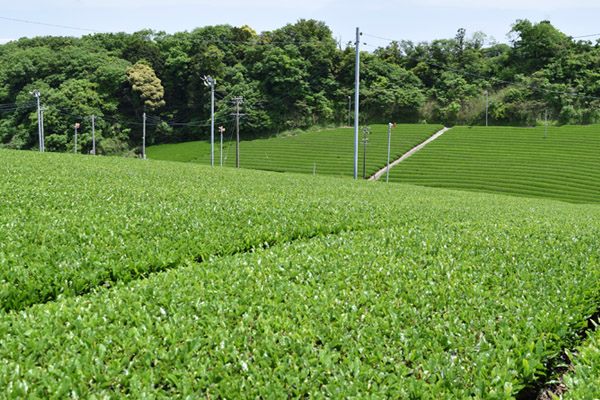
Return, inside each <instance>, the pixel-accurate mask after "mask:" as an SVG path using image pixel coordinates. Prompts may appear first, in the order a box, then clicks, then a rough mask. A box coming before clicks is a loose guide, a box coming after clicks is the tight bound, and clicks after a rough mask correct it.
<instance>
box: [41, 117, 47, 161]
mask: <svg viewBox="0 0 600 400" xmlns="http://www.w3.org/2000/svg"><path fill="white" fill-rule="evenodd" d="M46 110H48V108H45V107H44V108H40V120H41V121H42V122H41V125H42V152H44V151H46V143H45V142H46V138H45V136H44V111H46Z"/></svg>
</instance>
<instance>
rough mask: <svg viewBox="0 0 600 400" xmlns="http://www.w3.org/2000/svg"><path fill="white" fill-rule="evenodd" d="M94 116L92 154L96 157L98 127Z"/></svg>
mask: <svg viewBox="0 0 600 400" xmlns="http://www.w3.org/2000/svg"><path fill="white" fill-rule="evenodd" d="M94 123H95V117H94V114H92V154H93V155H96V126H95V125H94Z"/></svg>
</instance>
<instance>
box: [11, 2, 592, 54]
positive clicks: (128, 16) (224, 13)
mask: <svg viewBox="0 0 600 400" xmlns="http://www.w3.org/2000/svg"><path fill="white" fill-rule="evenodd" d="M0 5H1V7H0V17H4V18H12V19H20V20H28V21H34V22H43V23H48V24H55V25H65V26H71V27H79V28H84V29H90V30H95V31H100V32H120V31H124V32H134V31H137V30H141V29H146V28H150V29H154V30H164V31H166V32H169V33H173V32H177V31H184V30H188V31H190V30H192V29H194V28H196V27H200V26H207V25H215V24H230V25H233V26H241V25H244V24H246V25H249V26H251V27H252V28H253V29H254V30H256V31H257V32H262V31H268V30H274V29H277V28H280V27H282V26H284V25H285V24H287V23H294V22H295V21H297V20H298V19H300V18H305V19H309V18H312V19H317V20H320V21H324V22H325V23H326V24H327V25H328V26H329V27H330V29H331V30H332V32H333V35H334V37H336V38H337V39H340V40H341V41H342V42H343V43H347V42H348V41H350V40H352V39H353V36H354V33H355V29H356V27H357V26H358V27H360V28H361V31H362V32H364V33H365V34H369V35H375V36H381V37H386V38H392V39H396V40H403V39H406V40H412V41H415V42H418V41H430V40H433V39H445V38H451V37H454V35H455V34H456V31H457V30H458V29H459V28H465V29H466V30H467V35H468V36H471V35H472V34H473V33H474V32H476V31H482V32H484V33H485V34H487V35H488V36H491V37H493V38H495V39H496V41H497V42H507V38H506V34H507V33H508V32H509V31H510V29H511V25H512V24H513V23H514V22H515V21H516V20H517V19H529V20H530V21H532V22H539V21H541V20H544V19H548V20H550V21H551V22H552V23H553V24H554V26H555V27H557V28H558V29H560V30H561V31H562V32H564V33H565V34H567V35H570V36H582V35H591V34H597V33H600V24H598V19H599V17H600V1H598V0H569V1H564V0H545V1H538V0H504V1H496V0H490V1H485V0H446V1H444V0H405V1H383V0H371V1H363V2H359V1H356V0H346V1H343V0H300V1H293V2H291V1H286V0H220V1H207V0H52V1H49V0H29V1H14V0H0ZM86 33H90V32H86V31H81V30H74V29H66V28H58V27H52V26H44V25H35V24H28V23H23V22H17V21H10V20H6V19H0V43H4V42H6V41H7V40H9V39H18V38H20V37H24V36H25V37H34V36H48V35H51V36H61V35H70V36H81V35H82V34H86ZM598 38H600V35H597V36H594V37H591V38H589V39H590V40H593V41H595V40H596V39H598ZM362 41H363V42H366V43H367V44H368V46H366V47H363V48H364V49H365V50H372V49H373V47H371V46H378V45H384V44H386V42H385V41H382V40H379V39H375V38H373V37H369V36H363V40H362Z"/></svg>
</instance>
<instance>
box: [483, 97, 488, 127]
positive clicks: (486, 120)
mask: <svg viewBox="0 0 600 400" xmlns="http://www.w3.org/2000/svg"><path fill="white" fill-rule="evenodd" d="M483 93H484V94H485V126H486V127H487V126H488V91H487V90H486V91H485V92H483Z"/></svg>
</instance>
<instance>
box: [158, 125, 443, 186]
mask: <svg viewBox="0 0 600 400" xmlns="http://www.w3.org/2000/svg"><path fill="white" fill-rule="evenodd" d="M442 128H443V127H442V126H441V125H411V124H406V125H398V126H396V127H395V128H394V129H393V132H392V142H391V143H392V145H391V159H392V160H394V159H395V158H398V157H400V156H401V155H402V154H404V153H406V152H407V151H408V150H410V149H411V148H413V147H414V146H416V145H418V144H420V143H422V142H424V141H425V140H426V139H427V138H429V137H430V136H431V135H433V134H434V133H435V132H437V131H439V130H440V129H442ZM371 131H372V134H371V135H368V138H369V145H368V146H367V169H366V170H367V176H371V175H373V174H374V173H375V172H376V171H377V170H379V169H381V168H383V167H384V166H385V165H386V162H387V146H388V127H387V125H373V126H371ZM359 137H360V140H361V144H360V146H359V176H362V172H363V151H364V146H363V145H362V139H363V133H362V130H361V131H360V132H359ZM199 143H202V144H199ZM194 153H195V157H194V156H192V154H194ZM147 156H148V158H150V159H155V160H167V161H192V162H199V163H202V164H210V144H209V143H208V144H207V143H206V142H190V143H180V144H176V145H173V144H169V145H159V146H152V147H149V148H148V150H147ZM214 157H215V165H219V164H220V157H221V154H220V143H219V142H218V139H217V140H216V141H215V156H214ZM223 160H224V161H223V163H224V165H225V166H227V167H235V142H228V143H226V145H225V146H224V148H223ZM353 165H354V129H353V128H338V129H326V130H322V131H318V132H310V133H302V134H298V135H296V136H286V137H278V138H271V139H257V140H252V141H242V142H241V143H240V167H241V168H247V169H259V170H267V171H277V172H297V173H307V174H312V173H313V169H314V172H315V173H316V174H317V175H335V176H353V174H354V167H353Z"/></svg>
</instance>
